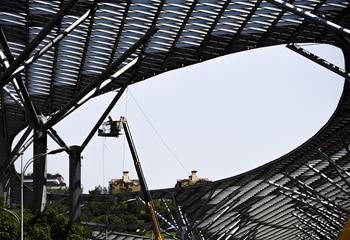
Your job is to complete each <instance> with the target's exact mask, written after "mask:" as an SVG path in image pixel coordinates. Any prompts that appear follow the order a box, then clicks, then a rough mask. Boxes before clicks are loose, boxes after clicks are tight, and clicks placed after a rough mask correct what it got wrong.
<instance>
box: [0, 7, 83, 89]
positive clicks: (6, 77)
mask: <svg viewBox="0 0 350 240" xmlns="http://www.w3.org/2000/svg"><path fill="white" fill-rule="evenodd" d="M77 1H78V0H69V1H68V2H67V3H66V5H64V6H63V7H62V9H60V10H59V11H58V12H57V13H56V14H55V16H54V17H53V18H52V19H51V20H50V21H49V22H48V23H47V25H46V26H45V27H44V28H43V29H42V30H41V31H40V32H39V33H38V35H37V36H36V37H35V38H34V39H33V40H32V41H31V42H30V43H29V44H28V46H27V47H26V48H25V49H24V50H23V52H22V53H21V54H20V55H19V56H18V57H17V58H16V60H15V61H13V63H12V64H11V65H10V67H9V68H7V69H6V70H5V71H4V72H3V73H2V74H0V89H1V88H3V87H4V86H5V85H6V84H7V83H9V81H10V77H11V75H12V74H13V73H14V72H15V71H16V69H17V68H18V67H19V66H20V65H21V64H22V63H23V62H24V61H25V60H26V59H27V58H28V57H29V55H30V54H31V53H32V51H33V50H34V49H35V48H36V47H37V46H38V45H39V44H40V43H41V41H42V40H44V38H45V37H46V36H47V35H48V34H49V33H50V32H51V30H52V29H53V28H54V27H56V25H57V24H58V23H59V22H60V21H61V20H62V18H63V17H64V16H65V15H66V14H67V13H68V11H69V10H70V9H71V8H72V7H73V6H74V4H75V3H76V2H77Z"/></svg>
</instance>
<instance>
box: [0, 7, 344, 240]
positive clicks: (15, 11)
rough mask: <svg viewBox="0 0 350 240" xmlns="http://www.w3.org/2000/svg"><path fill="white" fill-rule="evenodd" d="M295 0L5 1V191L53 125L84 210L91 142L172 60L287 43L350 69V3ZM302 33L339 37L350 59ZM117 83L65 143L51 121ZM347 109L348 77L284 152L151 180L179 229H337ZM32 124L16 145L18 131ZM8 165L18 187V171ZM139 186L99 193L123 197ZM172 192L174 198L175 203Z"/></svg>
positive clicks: (280, 234)
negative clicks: (306, 135)
mask: <svg viewBox="0 0 350 240" xmlns="http://www.w3.org/2000/svg"><path fill="white" fill-rule="evenodd" d="M294 2H295V1H294V0H290V1H288V2H286V1H282V0H267V2H265V1H260V0H254V1H251V2H246V3H242V2H239V1H233V0H225V1H222V2H220V1H218V2H212V1H197V0H194V1H189V2H183V3H173V2H171V1H166V0H159V1H152V2H150V3H149V4H143V3H141V2H137V1H125V2H120V3H118V4H114V3H111V2H109V1H105V0H90V1H76V0H69V1H65V2H63V1H58V2H52V1H47V2H45V1H41V2H38V3H32V2H31V1H22V2H18V1H5V2H4V3H3V4H2V6H0V12H1V13H4V14H2V15H0V22H1V23H2V26H1V27H0V44H1V49H0V61H1V62H0V71H1V73H0V88H1V89H2V90H3V91H2V92H1V98H0V110H1V111H0V143H1V145H0V164H1V165H0V166H1V176H0V180H1V183H2V184H1V186H0V196H2V192H3V191H4V186H6V187H5V189H7V188H8V186H9V185H10V184H9V178H10V175H11V174H10V173H11V171H12V173H13V163H14V161H15V160H16V159H17V158H18V156H19V155H20V154H21V153H22V152H23V151H25V149H27V147H28V146H29V145H30V144H31V143H32V142H34V149H35V150H34V153H33V154H34V155H35V154H41V153H45V152H46V139H47V135H49V136H50V137H51V138H52V139H54V141H55V142H57V143H58V145H59V146H61V147H64V148H65V150H66V152H67V154H68V155H69V156H70V166H71V171H70V172H71V176H70V179H72V182H71V185H76V186H77V187H75V188H72V190H71V192H70V195H69V199H70V202H71V207H70V212H71V219H72V220H73V221H79V215H80V202H81V201H86V200H89V199H90V200H91V199H92V198H95V197H94V196H87V195H80V187H79V185H80V184H79V183H80V156H81V154H82V152H83V150H84V148H85V147H86V146H87V144H88V143H89V142H90V140H91V138H92V136H93V135H94V134H95V132H96V130H97V128H98V127H99V125H100V123H101V122H102V121H103V120H104V119H105V118H106V116H107V115H108V113H109V112H110V111H111V109H112V108H113V107H114V105H115V104H116V103H117V102H118V99H119V98H120V97H121V95H122V93H123V91H124V90H125V88H126V87H127V86H128V85H129V84H132V83H134V82H138V81H141V80H144V79H147V78H150V77H152V76H154V75H157V74H160V73H162V72H165V71H168V70H172V69H177V68H180V67H183V66H188V65H191V64H195V63H198V62H201V61H204V60H208V59H212V58H215V57H218V56H223V55H226V54H230V53H235V52H239V51H243V50H247V49H252V48H258V47H264V46H273V45H278V44H286V45H287V47H288V48H289V49H291V50H293V51H295V52H297V53H299V54H301V55H302V56H304V57H307V58H308V59H310V60H312V61H314V62H316V63H318V64H320V65H321V66H323V67H326V68H327V69H329V70H331V71H333V72H335V73H337V74H339V75H340V76H343V77H344V78H346V79H347V80H349V70H350V69H349V68H350V65H349V61H350V60H349V59H350V47H349V42H350V41H349V38H350V31H349V28H350V11H349V6H350V4H349V3H347V2H346V1H339V2H337V3H335V4H331V3H328V2H327V1H325V0H321V1H319V2H318V3H316V4H314V3H313V2H312V1H309V0H304V1H299V2H298V6H295V5H294ZM35 4H37V5H35ZM40 9H43V10H40ZM306 9H307V11H306ZM23 16H25V17H24V18H23ZM297 43H329V44H334V45H336V46H338V47H340V48H341V49H342V50H343V52H344V54H345V57H346V58H345V60H346V61H345V62H346V66H345V70H343V69H341V68H339V67H337V66H335V65H333V64H331V63H329V62H327V61H325V60H323V59H321V58H320V57H318V56H316V55H315V54H313V53H310V52H308V51H306V50H305V49H302V48H301V47H300V46H298V45H297ZM116 89H117V90H118V93H117V94H116V96H115V98H114V99H113V100H112V102H111V103H110V105H109V106H108V108H107V109H106V111H105V112H104V113H103V115H102V116H101V117H100V119H99V120H98V121H97V122H96V125H95V126H94V127H93V129H92V130H91V132H90V133H89V134H88V136H87V137H86V139H85V140H84V141H83V142H82V143H81V144H80V145H77V146H67V144H66V143H65V142H64V139H62V138H61V137H60V135H59V133H57V132H56V131H55V130H54V126H55V125H56V124H57V123H58V122H59V121H61V120H63V119H64V118H65V117H66V116H68V115H69V114H70V113H72V112H74V111H75V110H76V109H78V108H79V107H80V106H82V105H83V104H85V103H86V102H87V101H88V100H89V99H91V98H93V97H96V96H98V95H100V94H102V93H105V92H108V91H112V90H116ZM349 109H350V97H349V94H348V83H346V84H345V87H344V93H343V96H342V99H341V100H340V103H339V106H338V108H337V110H336V112H335V114H334V115H333V117H332V118H331V119H330V121H329V122H328V123H327V125H326V126H325V127H324V128H323V129H321V130H320V132H319V133H317V134H316V135H315V136H314V137H313V138H312V139H311V140H309V141H308V142H306V143H305V144H304V145H302V146H301V147H299V148H297V149H296V150H294V151H293V152H291V153H289V154H287V155H286V156H283V157H281V158H280V159H277V160H276V161H273V162H271V163H269V164H267V165H264V166H261V167H259V168H257V169H255V170H252V171H250V172H247V173H244V174H242V175H239V176H236V177H232V178H228V179H224V180H220V181H217V182H214V183H209V184H206V185H199V186H193V187H188V188H184V189H182V188H178V189H166V190H159V191H154V192H152V197H153V198H154V199H160V200H162V202H163V204H164V206H165V208H166V209H168V216H166V217H165V216H163V218H162V219H163V220H164V222H165V223H167V224H168V225H169V226H171V227H172V228H174V229H175V230H176V232H177V236H178V237H179V238H181V239H229V238H232V239H271V240H272V239H287V240H288V239H295V236H298V237H299V238H300V239H333V238H334V237H336V236H338V234H339V232H340V231H341V229H342V226H343V224H344V222H345V220H346V214H347V213H349V211H350V204H349V202H348V201H347V200H348V198H349V192H350V179H349V178H350V174H349V173H348V169H349V167H350V166H349V164H348V161H349V157H350V156H349V154H350V151H349V146H348V142H350V137H349V128H348V126H349V121H350V112H349ZM25 127H28V128H27V130H26V131H25V133H24V134H23V136H22V137H21V139H20V141H19V142H18V143H17V145H16V146H15V147H14V149H13V151H12V152H11V143H12V140H13V139H14V137H15V135H16V134H17V133H18V132H19V131H20V130H21V129H24V128H25ZM32 131H34V134H33V136H32V137H30V134H31V132H32ZM45 164H46V159H45V157H43V158H42V160H41V162H40V164H36V166H35V167H34V175H35V176H36V177H35V183H34V196H35V198H36V201H35V205H36V207H37V208H38V209H43V207H44V204H45V196H44V195H43V192H44V190H43V189H44V187H45V183H44V182H45V181H44V179H45V175H46V172H45ZM11 176H12V179H13V181H12V191H13V192H14V194H13V195H14V196H15V195H16V191H15V189H16V177H15V175H13V174H12V175H11ZM131 196H134V195H128V194H121V195H118V196H110V195H106V196H99V197H96V198H98V199H99V201H111V200H112V201H116V200H123V199H124V200H125V199H128V198H130V197H131ZM61 197H62V196H60V195H49V198H50V199H51V198H52V199H55V198H58V199H61ZM63 197H68V196H63ZM167 201H172V202H173V203H174V204H175V206H176V207H175V210H176V211H175V212H173V211H172V210H170V209H169V206H167ZM121 235H122V234H121Z"/></svg>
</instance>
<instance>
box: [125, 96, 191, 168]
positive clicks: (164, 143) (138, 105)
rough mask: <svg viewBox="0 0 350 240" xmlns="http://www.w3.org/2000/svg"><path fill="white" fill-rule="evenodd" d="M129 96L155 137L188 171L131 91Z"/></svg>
mask: <svg viewBox="0 0 350 240" xmlns="http://www.w3.org/2000/svg"><path fill="white" fill-rule="evenodd" d="M129 93H130V96H131V98H132V99H133V100H134V102H135V104H136V106H137V108H138V109H139V110H140V112H141V113H142V115H143V117H144V118H145V119H146V121H147V123H148V124H149V125H150V126H151V128H152V129H153V131H154V133H155V134H156V135H157V137H158V138H159V140H160V141H161V142H162V143H163V145H164V146H165V148H166V149H167V150H168V151H169V153H170V154H171V155H172V156H173V158H174V159H175V160H176V161H177V162H178V163H179V165H180V166H181V167H182V168H183V169H184V170H185V172H186V174H187V173H188V172H189V171H188V170H187V168H186V167H185V166H184V164H183V163H182V162H181V161H180V159H179V158H178V157H177V155H176V154H175V152H174V151H173V150H172V149H171V148H170V147H169V145H168V144H167V143H166V142H165V140H164V138H163V137H162V136H161V135H160V133H159V132H158V131H157V129H156V128H155V127H154V125H153V124H152V122H151V120H150V118H149V117H148V116H147V115H146V113H145V112H144V111H143V110H142V107H141V105H140V104H139V103H138V102H137V100H136V98H135V97H134V95H133V94H132V92H131V91H129Z"/></svg>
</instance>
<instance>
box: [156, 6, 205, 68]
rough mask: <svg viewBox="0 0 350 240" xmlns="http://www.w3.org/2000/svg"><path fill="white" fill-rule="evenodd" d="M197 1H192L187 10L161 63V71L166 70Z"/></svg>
mask: <svg viewBox="0 0 350 240" xmlns="http://www.w3.org/2000/svg"><path fill="white" fill-rule="evenodd" d="M198 1H199V0H193V2H192V5H191V7H190V9H189V10H188V12H187V14H186V17H185V18H184V20H183V22H182V24H181V26H180V28H179V30H178V31H177V33H176V37H175V38H174V40H173V41H172V43H171V46H170V48H169V51H168V53H167V54H166V56H165V58H164V60H163V63H162V69H166V66H167V63H168V61H169V58H170V56H171V55H172V54H173V52H174V51H175V48H176V44H177V41H178V40H179V39H180V37H181V34H182V32H183V31H184V30H185V27H186V24H187V22H188V20H189V19H190V17H191V15H192V12H193V11H194V9H195V8H196V5H197V3H198Z"/></svg>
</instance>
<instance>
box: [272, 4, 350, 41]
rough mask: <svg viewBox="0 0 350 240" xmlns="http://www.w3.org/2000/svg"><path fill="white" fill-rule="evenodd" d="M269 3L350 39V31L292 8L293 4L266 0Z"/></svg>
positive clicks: (307, 12) (297, 8)
mask: <svg viewBox="0 0 350 240" xmlns="http://www.w3.org/2000/svg"><path fill="white" fill-rule="evenodd" d="M266 1H268V2H269V3H271V4H273V5H275V6H277V7H279V8H281V9H283V10H286V11H289V12H292V13H294V14H295V15H298V16H300V17H303V18H305V19H307V20H308V21H310V22H312V23H314V24H317V25H321V26H324V27H325V28H327V29H329V30H330V31H333V32H335V33H339V34H340V35H342V36H347V37H350V30H349V29H347V28H345V27H342V26H340V25H338V24H336V23H333V22H331V21H327V20H325V19H324V18H321V17H319V16H317V15H315V14H313V13H311V12H309V11H304V10H303V9H301V8H299V7H296V6H294V5H293V4H290V3H287V2H285V1H283V0H266Z"/></svg>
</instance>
